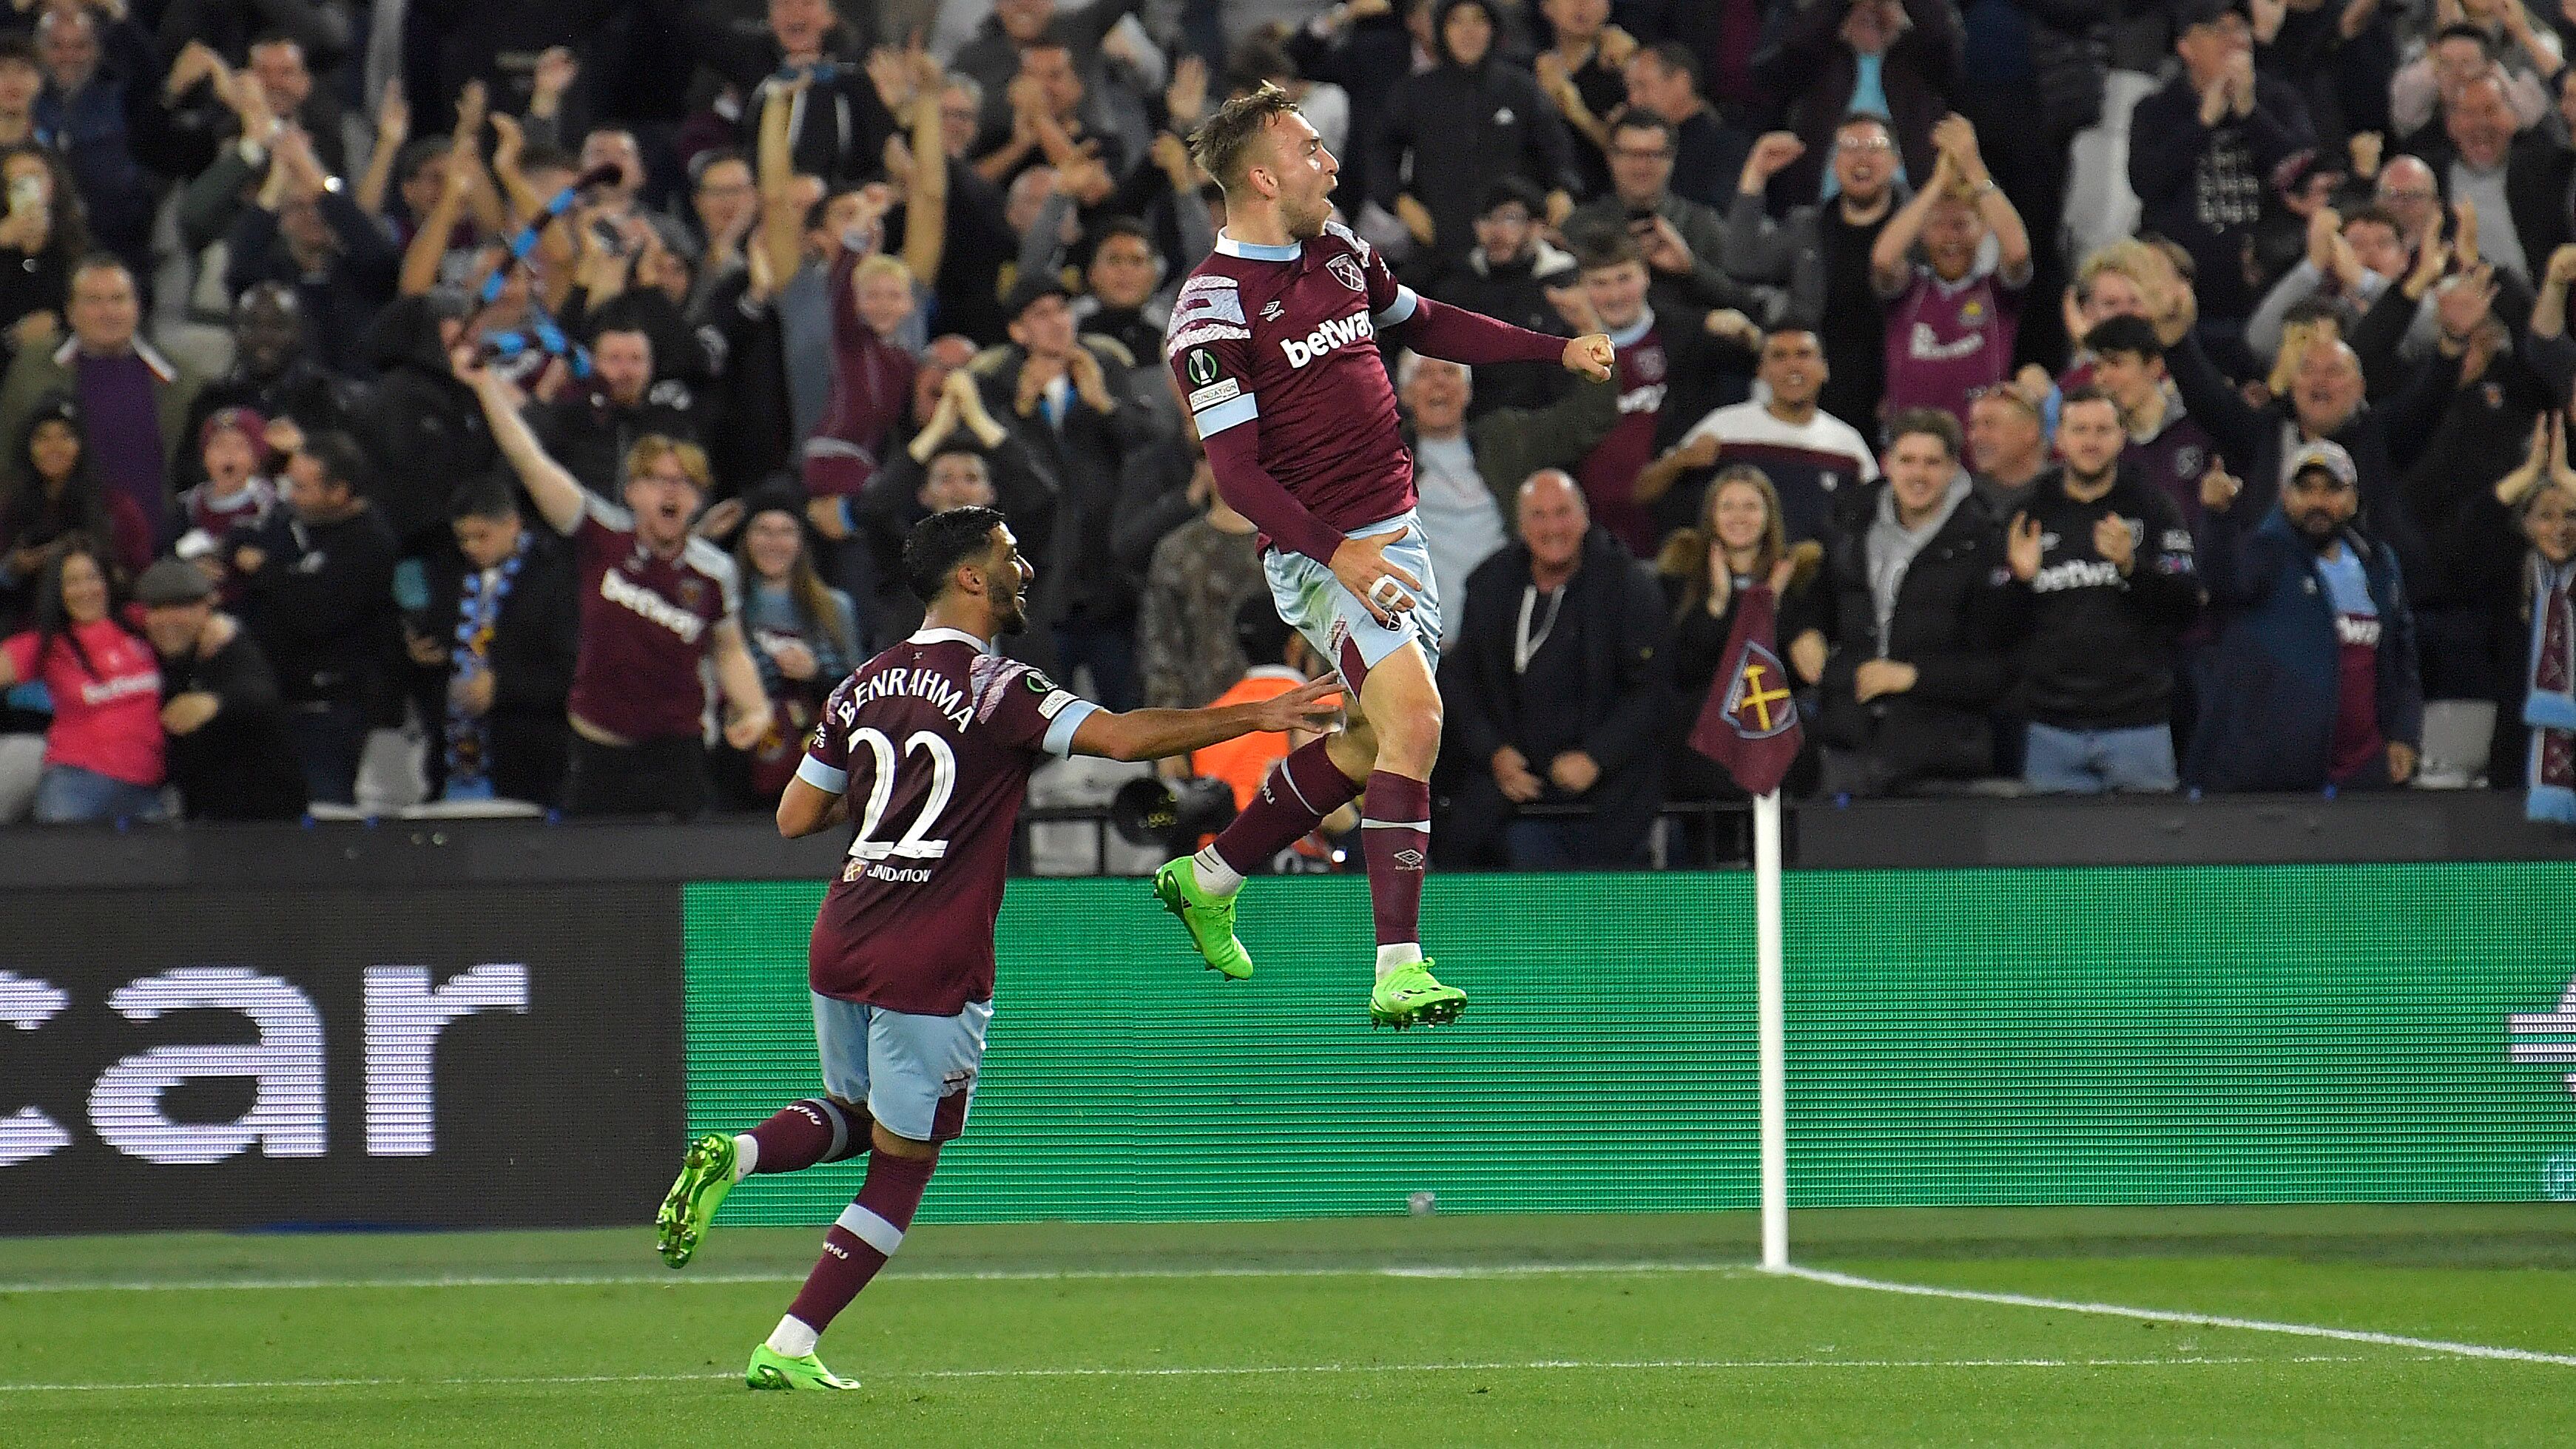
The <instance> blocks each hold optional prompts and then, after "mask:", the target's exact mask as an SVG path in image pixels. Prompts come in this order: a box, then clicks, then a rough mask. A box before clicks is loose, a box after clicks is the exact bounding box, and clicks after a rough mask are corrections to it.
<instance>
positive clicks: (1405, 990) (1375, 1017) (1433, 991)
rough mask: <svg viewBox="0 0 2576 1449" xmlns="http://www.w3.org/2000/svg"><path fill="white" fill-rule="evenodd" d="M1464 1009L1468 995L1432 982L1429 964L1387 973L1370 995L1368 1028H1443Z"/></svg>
mask: <svg viewBox="0 0 2576 1449" xmlns="http://www.w3.org/2000/svg"><path fill="white" fill-rule="evenodd" d="M1466 1009H1467V993H1466V992H1464V991H1461V990H1459V989H1458V988H1457V987H1455V986H1443V985H1441V984H1440V983H1439V982H1438V981H1436V980H1434V979H1433V978H1432V975H1431V963H1430V961H1428V960H1422V961H1416V962H1414V963H1413V964H1412V965H1410V966H1399V967H1397V968H1396V969H1395V970H1393V971H1391V972H1388V973H1387V975H1386V977H1385V979H1383V980H1381V981H1379V982H1378V984H1377V989H1376V990H1375V991H1372V992H1370V993H1369V1024H1370V1025H1371V1026H1391V1027H1394V1028H1395V1029H1396V1030H1397V1031H1402V1030H1404V1029H1405V1028H1406V1027H1408V1026H1445V1025H1447V1024H1448V1023H1450V1022H1453V1021H1456V1020H1457V1019H1458V1014H1459V1013H1460V1012H1462V1011H1465V1010H1466Z"/></svg>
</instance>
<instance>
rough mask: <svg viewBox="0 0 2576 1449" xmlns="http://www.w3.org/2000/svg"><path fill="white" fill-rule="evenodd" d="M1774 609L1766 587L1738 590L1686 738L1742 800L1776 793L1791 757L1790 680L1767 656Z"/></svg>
mask: <svg viewBox="0 0 2576 1449" xmlns="http://www.w3.org/2000/svg"><path fill="white" fill-rule="evenodd" d="M1774 608H1775V602H1774V600H1773V599H1772V597H1771V587H1770V585H1768V584H1755V585H1753V586H1752V587H1750V588H1748V589H1746V590H1745V591H1744V597H1743V599H1742V600H1741V601H1740V602H1738V603H1737V604H1736V606H1735V627H1734V629H1733V630H1732V631H1730V632H1729V633H1728V635H1727V638H1726V653H1725V655H1724V658H1725V660H1726V665H1725V667H1724V668H1723V669H1721V670H1720V671H1719V672H1718V675H1717V677H1716V678H1715V679H1712V680H1710V681H1709V686H1708V702H1707V703H1706V704H1704V705H1702V706H1701V707H1700V712H1699V722H1698V723H1697V724H1694V725H1693V726H1691V733H1690V745H1691V748H1692V749H1695V750H1697V751H1699V752H1700V753H1701V754H1703V755H1706V756H1708V757H1709V758H1710V759H1712V760H1715V761H1717V762H1718V763H1719V764H1720V765H1723V766H1725V767H1726V772H1727V773H1728V774H1729V775H1732V776H1734V777H1735V783H1736V784H1737V785H1739V786H1741V787H1743V789H1744V792H1745V793H1746V794H1748V795H1768V794H1770V793H1771V792H1773V791H1775V790H1777V789H1779V788H1780V781H1781V780H1782V778H1784V777H1785V776H1787V775H1788V773H1789V766H1790V764H1791V762H1793V761H1795V760H1796V759H1797V758H1798V744H1799V740H1800V732H1799V728H1798V705H1797V702H1796V701H1795V700H1794V699H1792V698H1791V697H1790V694H1791V690H1790V686H1791V684H1793V683H1794V682H1795V681H1793V680H1792V679H1791V677H1790V674H1789V669H1788V666H1787V665H1785V664H1783V663H1781V662H1780V656H1779V655H1778V654H1777V653H1775V652H1773V648H1772V629H1773V617H1774V612H1773V611H1774Z"/></svg>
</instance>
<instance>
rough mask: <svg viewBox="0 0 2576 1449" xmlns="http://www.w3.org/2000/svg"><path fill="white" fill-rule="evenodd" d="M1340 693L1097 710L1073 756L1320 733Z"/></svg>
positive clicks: (1153, 752) (1080, 732)
mask: <svg viewBox="0 0 2576 1449" xmlns="http://www.w3.org/2000/svg"><path fill="white" fill-rule="evenodd" d="M1341 692H1342V683H1341V681H1340V680H1339V679H1337V678H1335V677H1334V676H1332V675H1326V676H1324V677H1323V678H1322V679H1318V680H1316V681H1314V682H1313V683H1311V684H1305V685H1301V686H1299V687H1298V688H1295V689H1292V690H1289V691H1288V692H1287V693H1285V694H1279V695H1274V696H1272V697H1271V698H1269V699H1264V700H1256V701H1254V702H1252V703H1250V704H1230V705H1227V706H1226V707H1225V708H1223V709H1131V710H1129V711H1128V712H1127V713H1125V714H1111V713H1109V712H1108V711H1107V710H1101V711H1098V712H1096V713H1094V714H1092V715H1090V716H1089V717H1088V718H1086V719H1084V720H1083V722H1082V723H1081V724H1079V725H1077V726H1075V728H1074V731H1073V752H1074V753H1075V754H1077V755H1099V756H1101V757H1103V758H1105V759H1112V760H1165V759H1170V758H1171V757H1172V756H1174V755H1186V754H1188V753H1189V752H1190V751H1192V750H1203V749H1206V748H1207V747H1208V746H1210V745H1217V744H1223V743H1225V742H1226V741H1227V740H1230V739H1233V738H1235V737H1236V736H1238V735H1251V734H1285V733H1287V732H1288V731H1290V730H1326V729H1330V728H1332V726H1333V721H1334V717H1335V716H1336V715H1338V714H1339V713H1340V712H1341V708H1342V706H1341V699H1340V696H1341ZM779 811H780V820H781V822H782V823H781V825H780V827H779V828H780V829H782V830H784V829H785V828H786V826H785V824H784V823H783V822H784V821H785V818H786V806H785V804H784V803H783V802H782V803H781V805H780V807H779Z"/></svg>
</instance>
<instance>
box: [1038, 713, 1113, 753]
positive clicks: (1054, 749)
mask: <svg viewBox="0 0 2576 1449" xmlns="http://www.w3.org/2000/svg"><path fill="white" fill-rule="evenodd" d="M1098 713H1100V706H1098V705H1096V704H1093V703H1092V702H1091V701H1090V700H1087V699H1077V700H1075V701H1073V702H1072V703H1071V704H1068V705H1066V706H1065V707H1064V708H1062V709H1060V710H1057V711H1056V715H1055V723H1053V724H1051V725H1048V726H1047V732H1046V740H1045V742H1044V744H1045V748H1046V752H1047V753H1048V754H1050V755H1054V756H1055V757H1057V758H1058V759H1062V758H1064V757H1065V756H1068V755H1070V754H1072V753H1073V732H1074V731H1075V730H1078V729H1080V728H1082V722H1083V721H1084V720H1087V719H1089V718H1091V717H1092V716H1093V715H1095V714H1098Z"/></svg>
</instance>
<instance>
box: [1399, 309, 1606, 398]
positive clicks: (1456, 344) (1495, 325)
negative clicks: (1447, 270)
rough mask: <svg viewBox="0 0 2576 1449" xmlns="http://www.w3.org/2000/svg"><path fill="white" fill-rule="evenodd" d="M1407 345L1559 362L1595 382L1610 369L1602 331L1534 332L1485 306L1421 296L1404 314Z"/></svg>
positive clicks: (1479, 361)
mask: <svg viewBox="0 0 2576 1449" xmlns="http://www.w3.org/2000/svg"><path fill="white" fill-rule="evenodd" d="M1402 325H1403V327H1404V341H1405V345H1406V346H1408V347H1411V348H1412V349H1413V350H1414V351H1416V352H1419V353H1421V354H1422V355H1423V356H1425V357H1437V358H1440V359H1442V360H1443V361H1447V362H1463V363H1465V364H1467V365H1468V366H1469V367H1484V366H1487V365H1489V364H1492V363H1497V362H1557V363H1562V364H1564V365H1565V367H1566V369H1567V370H1568V371H1571V372H1579V373H1581V374H1583V375H1584V376H1585V377H1588V378H1591V379H1592V380H1593V381H1595V382H1599V381H1601V380H1602V379H1603V378H1606V377H1608V376H1609V375H1610V363H1611V360H1612V355H1611V347H1610V339H1609V338H1608V337H1606V336H1603V335H1601V334H1600V333H1594V334H1592V335H1591V336H1589V337H1577V338H1575V339H1574V340H1573V341H1571V342H1569V341H1567V340H1566V339H1564V338H1562V337H1559V336H1556V335H1555V334H1553V333H1549V332H1532V331H1530V330H1529V329H1528V328H1526V327H1515V326H1513V325H1512V324H1511V323H1509V322H1501V321H1497V320H1495V319H1494V318H1491V317H1488V316H1486V315H1485V314H1483V313H1482V312H1470V311H1468V310H1467V309H1466V308H1464V307H1452V306H1450V305H1448V304H1446V303H1443V302H1434V301H1432V300H1431V299H1430V298H1428V297H1417V298H1415V300H1414V304H1413V315H1411V316H1410V317H1407V318H1405V319H1404V322H1403V324H1402Z"/></svg>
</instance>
